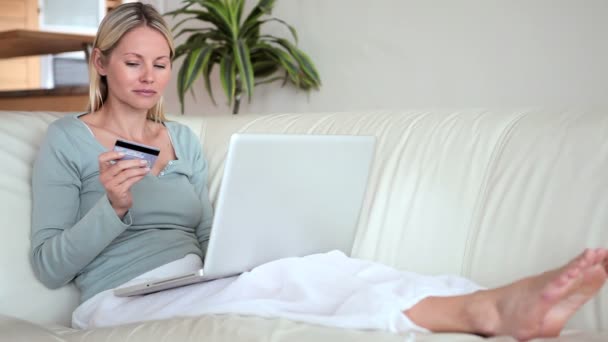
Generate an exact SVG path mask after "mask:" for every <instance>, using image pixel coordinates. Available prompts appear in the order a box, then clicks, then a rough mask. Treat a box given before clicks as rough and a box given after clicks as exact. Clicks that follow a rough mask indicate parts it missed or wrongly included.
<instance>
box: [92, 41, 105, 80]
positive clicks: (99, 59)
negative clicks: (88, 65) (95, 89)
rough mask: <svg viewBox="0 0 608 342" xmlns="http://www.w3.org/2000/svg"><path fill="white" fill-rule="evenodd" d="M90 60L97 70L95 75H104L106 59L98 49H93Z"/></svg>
mask: <svg viewBox="0 0 608 342" xmlns="http://www.w3.org/2000/svg"><path fill="white" fill-rule="evenodd" d="M91 58H92V60H93V66H94V67H95V69H96V70H97V73H98V74H99V75H100V76H105V75H106V73H107V72H106V57H105V56H104V55H103V53H102V52H101V50H100V49H99V48H95V49H93V53H92V54H91Z"/></svg>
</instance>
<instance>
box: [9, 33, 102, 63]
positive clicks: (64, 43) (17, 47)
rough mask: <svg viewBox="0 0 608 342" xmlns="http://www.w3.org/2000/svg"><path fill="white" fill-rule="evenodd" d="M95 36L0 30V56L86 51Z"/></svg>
mask: <svg viewBox="0 0 608 342" xmlns="http://www.w3.org/2000/svg"><path fill="white" fill-rule="evenodd" d="M94 40H95V36H93V35H85V34H72V33H58V32H46V31H36V30H11V31H3V32H0V46H2V49H0V58H11V57H22V56H35V55H46V54H57V53H62V52H72V51H85V52H87V51H86V49H87V48H88V47H90V46H92V45H93V41H94Z"/></svg>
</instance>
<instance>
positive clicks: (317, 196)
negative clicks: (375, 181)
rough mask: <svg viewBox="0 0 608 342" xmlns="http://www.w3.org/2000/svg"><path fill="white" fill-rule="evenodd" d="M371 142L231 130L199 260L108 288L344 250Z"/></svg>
mask: <svg viewBox="0 0 608 342" xmlns="http://www.w3.org/2000/svg"><path fill="white" fill-rule="evenodd" d="M374 148H375V138H374V137H371V136H342V135H283V134H235V135H233V136H232V138H231V140H230V146H229V149H228V156H227V160H226V164H225V168H224V175H223V178H222V183H221V186H220V192H219V197H218V200H217V206H216V208H215V216H214V221H213V228H212V230H211V236H210V240H209V246H208V249H207V254H206V255H205V263H204V266H203V268H202V269H201V270H199V271H197V272H194V273H190V274H184V275H182V276H177V277H172V278H167V279H162V280H156V281H150V282H148V283H142V284H137V285H133V286H129V287H125V288H119V289H116V290H114V294H115V295H116V296H121V297H125V296H134V295H142V294H147V293H152V292H157V291H161V290H166V289H171V288H175V287H179V286H185V285H190V284H193V283H198V282H203V281H207V280H213V279H218V278H223V277H228V276H233V275H237V274H240V273H243V272H246V271H249V270H251V269H253V268H254V267H256V266H259V265H261V264H264V263H267V262H269V261H273V260H277V259H281V258H286V257H298V256H306V255H310V254H315V253H324V252H328V251H331V250H340V251H342V252H344V253H345V254H347V255H350V253H351V249H352V246H353V241H354V238H355V230H356V227H357V222H358V219H359V212H360V209H361V205H362V203H363V198H364V195H365V190H366V187H367V180H368V175H369V171H370V166H371V163H372V159H373V155H374Z"/></svg>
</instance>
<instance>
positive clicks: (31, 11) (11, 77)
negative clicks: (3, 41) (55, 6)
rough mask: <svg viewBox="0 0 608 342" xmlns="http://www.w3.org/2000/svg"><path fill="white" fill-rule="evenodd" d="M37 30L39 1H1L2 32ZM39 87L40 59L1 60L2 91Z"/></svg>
mask: <svg viewBox="0 0 608 342" xmlns="http://www.w3.org/2000/svg"><path fill="white" fill-rule="evenodd" d="M37 28H38V1H37V0H0V31H6V30H13V29H30V30H35V29H37ZM39 87H40V58H39V57H20V58H10V59H5V60H0V90H7V89H32V88H39Z"/></svg>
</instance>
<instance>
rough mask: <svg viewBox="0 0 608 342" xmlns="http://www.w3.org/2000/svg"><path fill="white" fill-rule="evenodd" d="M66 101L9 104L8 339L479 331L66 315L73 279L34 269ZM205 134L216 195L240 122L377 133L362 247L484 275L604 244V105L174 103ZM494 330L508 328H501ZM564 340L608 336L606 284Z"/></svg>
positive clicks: (377, 336) (422, 268)
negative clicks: (189, 108)
mask: <svg viewBox="0 0 608 342" xmlns="http://www.w3.org/2000/svg"><path fill="white" fill-rule="evenodd" d="M58 116H59V114H53V113H23V112H0V161H1V164H2V174H1V176H0V201H1V205H0V220H1V222H2V226H1V228H0V229H1V232H2V234H1V238H0V244H1V248H0V279H1V281H0V317H1V318H0V340H2V341H4V340H6V341H39V340H40V341H44V340H49V341H161V340H162V341H195V340H197V341H199V340H211V341H258V340H259V341H270V340H272V341H473V340H481V339H482V338H481V337H477V336H473V335H464V334H429V335H425V334H421V335H414V334H405V335H401V336H398V335H392V334H389V333H383V332H372V331H348V330H340V329H333V328H325V327H319V326H312V325H307V324H303V323H297V322H290V321H286V320H283V319H262V318H256V317H244V316H238V315H216V316H204V317H190V318H175V319H172V320H165V321H158V322H146V323H141V324H131V325H124V326H119V327H114V328H104V329H96V330H91V331H76V330H72V329H70V328H69V322H70V317H71V316H70V315H71V311H72V310H73V309H74V308H75V306H76V305H77V298H78V295H77V290H76V289H75V288H74V287H73V286H71V285H70V286H65V287H63V288H61V289H58V290H48V289H46V288H45V287H44V286H43V285H42V284H41V283H39V282H38V281H37V280H36V278H34V275H33V273H32V270H31V268H30V264H29V259H28V253H29V231H30V210H31V205H30V203H31V192H30V175H31V167H32V162H33V160H34V158H35V155H36V153H37V150H38V146H39V144H40V141H41V139H42V138H43V136H44V134H45V129H46V127H47V125H48V124H49V123H50V122H52V121H53V120H55V119H56V118H57V117H58ZM173 119H175V120H178V121H180V122H183V123H185V124H187V125H188V126H190V127H191V128H192V129H193V130H194V131H195V132H196V133H197V134H199V135H200V140H201V144H202V146H203V148H204V150H205V152H206V154H207V158H208V160H209V162H210V170H211V172H210V179H209V182H210V192H211V196H212V199H215V198H216V197H217V193H218V188H219V184H220V181H221V175H222V170H223V160H224V156H225V153H226V149H227V142H228V140H229V137H230V135H231V134H232V133H234V132H275V133H318V134H356V135H375V136H377V137H378V144H377V153H376V157H375V162H374V166H373V170H372V175H371V180H370V182H369V190H368V195H367V198H366V200H365V203H364V208H363V212H362V215H361V220H360V223H359V229H358V236H357V238H356V242H355V245H354V247H353V255H354V256H356V257H360V258H367V259H372V260H376V261H379V262H383V263H386V264H388V265H391V266H394V267H397V268H399V269H404V270H411V271H416V272H421V273H425V274H441V273H452V274H459V275H463V276H466V277H469V278H472V279H473V280H475V281H477V282H478V283H480V284H482V285H484V286H497V285H500V284H504V283H506V282H509V281H511V280H514V279H515V278H517V277H521V276H525V275H528V274H532V273H535V272H539V271H541V270H544V269H547V268H550V267H553V266H557V265H559V264H561V263H563V262H565V261H566V260H568V259H570V258H571V257H572V256H574V255H575V254H577V253H578V252H579V251H581V250H582V249H583V248H584V247H585V246H604V247H608V112H607V111H568V112H564V111H525V110H522V111H483V110H470V111H424V112H421V111H418V112H407V111H403V112H393V113H390V112H375V113H329V114H298V115H295V114H283V115H267V116H253V115H238V116H228V115H226V116H224V117H213V118H207V119H205V118H201V117H184V116H175V117H173ZM491 340H493V341H511V340H512V339H511V338H506V337H502V338H500V337H499V338H494V339H491ZM559 340H560V341H608V287H606V288H604V289H603V290H602V292H601V294H600V295H599V296H598V297H597V299H595V300H593V301H592V302H590V303H588V304H587V305H586V306H585V307H584V308H583V309H582V310H581V311H580V312H579V314H577V315H576V316H575V317H574V318H573V319H572V320H571V321H570V323H569V325H568V331H567V333H565V334H564V335H562V337H560V339H559Z"/></svg>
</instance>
